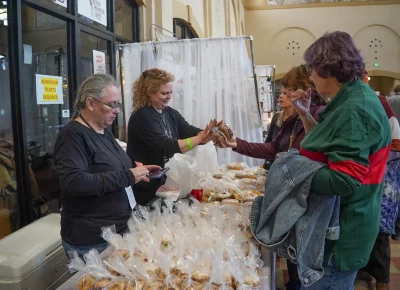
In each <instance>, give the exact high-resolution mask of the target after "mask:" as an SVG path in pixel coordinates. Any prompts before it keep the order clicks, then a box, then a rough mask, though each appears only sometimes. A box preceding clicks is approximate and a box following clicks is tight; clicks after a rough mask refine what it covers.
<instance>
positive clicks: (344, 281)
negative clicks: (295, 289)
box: [301, 258, 358, 290]
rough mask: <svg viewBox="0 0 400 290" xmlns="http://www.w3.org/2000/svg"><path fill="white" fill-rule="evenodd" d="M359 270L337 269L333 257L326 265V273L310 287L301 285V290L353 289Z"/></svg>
mask: <svg viewBox="0 0 400 290" xmlns="http://www.w3.org/2000/svg"><path fill="white" fill-rule="evenodd" d="M357 271H358V270H351V271H336V270H335V268H334V266H333V258H332V259H331V260H330V261H329V263H328V266H325V267H324V275H323V276H322V278H321V279H319V280H318V281H317V282H315V283H314V284H312V285H310V286H309V287H305V286H303V285H302V286H301V290H353V289H354V280H355V279H356V275H357Z"/></svg>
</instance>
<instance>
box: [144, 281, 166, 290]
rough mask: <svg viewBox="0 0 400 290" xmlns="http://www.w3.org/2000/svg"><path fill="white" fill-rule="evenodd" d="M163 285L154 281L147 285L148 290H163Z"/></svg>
mask: <svg viewBox="0 0 400 290" xmlns="http://www.w3.org/2000/svg"><path fill="white" fill-rule="evenodd" d="M162 289H163V283H162V282H161V281H152V282H151V283H149V284H147V285H146V290H162Z"/></svg>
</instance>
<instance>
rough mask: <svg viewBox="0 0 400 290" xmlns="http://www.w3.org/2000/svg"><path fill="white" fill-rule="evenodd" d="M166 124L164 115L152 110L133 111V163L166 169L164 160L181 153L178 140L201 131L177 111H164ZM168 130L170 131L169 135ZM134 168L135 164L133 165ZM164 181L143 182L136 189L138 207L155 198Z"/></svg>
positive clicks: (130, 143) (129, 151) (130, 145)
mask: <svg viewBox="0 0 400 290" xmlns="http://www.w3.org/2000/svg"><path fill="white" fill-rule="evenodd" d="M163 114H164V116H165V121H166V124H165V123H164V122H163V119H162V117H161V114H160V113H158V112H157V111H156V110H155V109H154V108H153V107H143V108H141V109H139V110H137V111H136V112H134V113H133V114H132V115H131V117H130V119H129V123H128V145H127V154H128V156H129V157H130V158H131V160H132V163H134V161H139V162H141V163H143V164H145V165H159V166H161V167H164V165H165V161H166V160H168V159H169V158H172V157H173V156H174V154H175V153H181V150H180V149H179V145H178V140H180V139H186V138H189V137H193V136H196V135H197V134H198V133H199V132H201V129H199V128H196V127H194V126H191V125H190V124H189V123H188V122H186V120H185V118H183V117H182V115H181V114H180V113H179V112H178V111H177V110H175V109H172V108H170V107H167V108H165V109H164V110H163ZM165 131H170V133H171V136H167V134H166V132H165ZM134 166H135V165H134ZM164 182H165V179H161V180H152V181H151V182H150V183H145V182H140V183H139V184H137V186H136V188H135V198H136V201H137V202H138V203H139V204H142V205H144V204H146V203H148V202H149V201H151V200H152V199H153V198H154V197H155V193H156V191H157V189H158V188H159V187H160V186H161V185H162V184H163V183H164Z"/></svg>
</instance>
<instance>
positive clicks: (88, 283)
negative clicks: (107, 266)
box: [78, 275, 95, 290]
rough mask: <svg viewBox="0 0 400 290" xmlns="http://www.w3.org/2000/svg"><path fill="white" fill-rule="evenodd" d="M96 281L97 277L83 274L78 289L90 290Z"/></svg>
mask: <svg viewBox="0 0 400 290" xmlns="http://www.w3.org/2000/svg"><path fill="white" fill-rule="evenodd" d="M94 282H95V278H94V277H93V276H91V275H83V276H82V277H81V278H80V279H79V282H78V289H79V290H89V289H90V288H92V286H93V284H94Z"/></svg>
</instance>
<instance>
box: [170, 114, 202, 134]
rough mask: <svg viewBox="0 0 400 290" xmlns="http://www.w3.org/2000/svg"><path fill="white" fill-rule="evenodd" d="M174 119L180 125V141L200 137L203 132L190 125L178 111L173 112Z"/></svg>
mask: <svg viewBox="0 0 400 290" xmlns="http://www.w3.org/2000/svg"><path fill="white" fill-rule="evenodd" d="M171 114H172V115H173V116H172V117H173V118H174V119H176V121H177V123H178V132H179V139H182V140H183V139H186V138H190V137H194V136H197V135H199V133H200V132H201V131H203V130H201V129H199V128H197V127H195V126H193V125H190V124H189V123H188V122H187V121H186V120H185V118H184V117H183V116H182V115H181V114H180V113H179V112H178V111H171Z"/></svg>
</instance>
